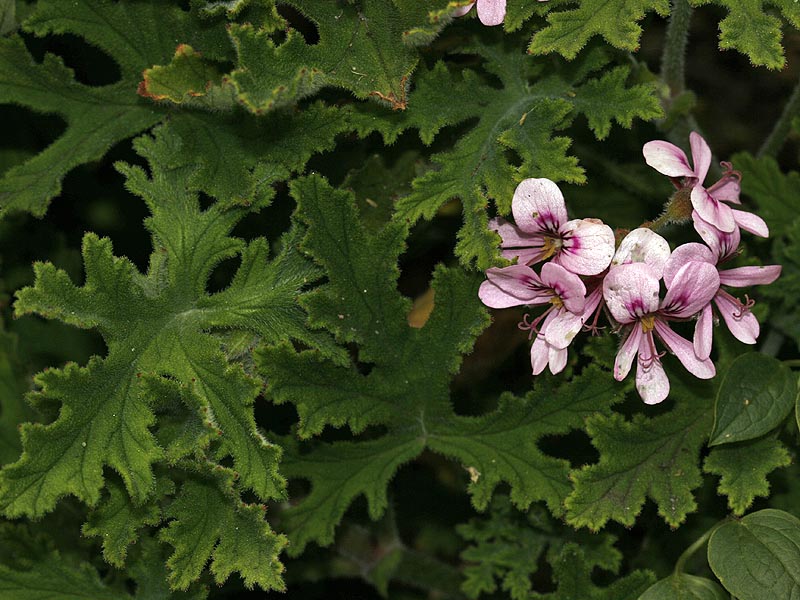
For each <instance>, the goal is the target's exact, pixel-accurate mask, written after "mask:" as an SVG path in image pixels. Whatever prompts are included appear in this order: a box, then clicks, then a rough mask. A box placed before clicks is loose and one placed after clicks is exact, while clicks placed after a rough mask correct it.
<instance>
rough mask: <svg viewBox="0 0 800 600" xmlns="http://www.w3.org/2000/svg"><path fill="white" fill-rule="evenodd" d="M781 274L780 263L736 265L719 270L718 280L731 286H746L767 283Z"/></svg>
mask: <svg viewBox="0 0 800 600" xmlns="http://www.w3.org/2000/svg"><path fill="white" fill-rule="evenodd" d="M780 274H781V266H780V265H767V266H764V267H737V268H736V269H728V270H727V271H720V272H719V282H720V283H721V284H722V285H729V286H731V287H747V286H750V285H767V284H769V283H772V282H773V281H775V280H776V279H777V278H778V277H780Z"/></svg>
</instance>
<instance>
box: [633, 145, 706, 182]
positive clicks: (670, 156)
mask: <svg viewBox="0 0 800 600" xmlns="http://www.w3.org/2000/svg"><path fill="white" fill-rule="evenodd" d="M642 154H644V160H645V162H646V163H647V164H648V165H650V166H651V167H653V168H654V169H655V170H656V171H658V172H659V173H661V174H663V175H668V176H669V177H694V169H692V168H691V167H690V166H689V159H688V158H686V154H685V153H684V152H683V150H681V149H680V148H678V147H677V146H676V145H674V144H670V143H669V142H664V141H661V140H655V141H652V142H647V143H646V144H645V145H644V147H643V148H642Z"/></svg>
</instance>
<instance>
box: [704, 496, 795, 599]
mask: <svg viewBox="0 0 800 600" xmlns="http://www.w3.org/2000/svg"><path fill="white" fill-rule="evenodd" d="M708 564H709V565H710V566H711V568H712V569H713V571H714V575H716V576H717V578H718V579H719V580H720V581H721V582H722V585H724V586H725V589H727V590H728V591H729V592H730V593H731V594H733V595H734V596H736V598H739V599H740V600H760V599H761V598H795V597H797V590H798V589H800V570H798V568H797V565H800V520H798V519H797V517H794V516H792V515H790V514H789V513H786V512H783V511H781V510H775V509H771V508H768V509H765V510H760V511H758V512H754V513H752V514H749V515H747V516H746V517H744V518H743V519H742V520H740V521H731V522H730V523H726V524H725V525H723V526H722V527H720V528H719V529H717V530H716V531H715V532H714V533H713V534H712V535H711V538H710V539H709V540H708Z"/></svg>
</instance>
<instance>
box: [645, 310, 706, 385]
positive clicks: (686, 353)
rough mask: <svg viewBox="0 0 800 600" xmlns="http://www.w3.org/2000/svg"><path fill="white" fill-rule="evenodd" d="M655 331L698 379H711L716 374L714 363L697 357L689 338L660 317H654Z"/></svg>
mask: <svg viewBox="0 0 800 600" xmlns="http://www.w3.org/2000/svg"><path fill="white" fill-rule="evenodd" d="M655 326H656V333H658V336H659V337H660V338H661V341H662V342H664V345H665V346H666V347H667V348H669V349H670V351H671V352H672V353H673V354H674V355H675V356H676V357H677V358H678V360H679V361H681V364H682V365H683V366H684V367H686V370H687V371H689V373H691V374H692V375H694V376H695V377H697V378H699V379H711V378H712V377H714V375H716V374H717V370H716V369H715V368H714V363H713V362H711V359H709V358H704V359H701V358H698V357H697V355H696V354H695V352H694V344H692V342H690V341H689V340H685V339H683V338H682V337H681V336H679V335H678V334H677V333H675V332H674V331H672V329H670V327H669V325H667V324H666V323H665V322H664V321H662V320H661V319H656V322H655Z"/></svg>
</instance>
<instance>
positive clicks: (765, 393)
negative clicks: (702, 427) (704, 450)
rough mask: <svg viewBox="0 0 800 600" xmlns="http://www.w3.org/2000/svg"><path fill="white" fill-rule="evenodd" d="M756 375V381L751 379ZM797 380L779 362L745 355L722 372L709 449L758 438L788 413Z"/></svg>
mask: <svg viewBox="0 0 800 600" xmlns="http://www.w3.org/2000/svg"><path fill="white" fill-rule="evenodd" d="M753 373H758V378H757V379H756V378H754V377H752V374H753ZM796 397H797V379H796V377H795V375H794V374H792V372H791V370H790V369H789V367H787V366H786V365H784V364H783V363H782V362H780V361H779V360H777V359H775V358H772V357H771V356H766V355H765V354H759V353H758V352H748V353H747V354H743V355H741V356H739V357H738V358H737V359H736V360H734V361H733V363H732V364H731V365H730V367H729V368H728V369H727V370H726V371H725V374H724V375H723V377H722V381H721V383H720V386H719V390H718V391H717V400H716V403H715V405H714V428H713V430H712V432H711V436H710V439H709V442H708V445H709V446H716V445H719V444H729V443H731V442H741V441H742V440H752V439H754V438H757V437H761V436H762V435H764V434H765V433H767V432H769V431H772V430H773V429H774V428H775V427H777V426H778V425H779V424H780V423H781V422H782V421H783V420H784V419H785V418H786V417H787V416H788V415H789V413H790V412H791V410H792V408H793V407H794V404H795V399H796Z"/></svg>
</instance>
